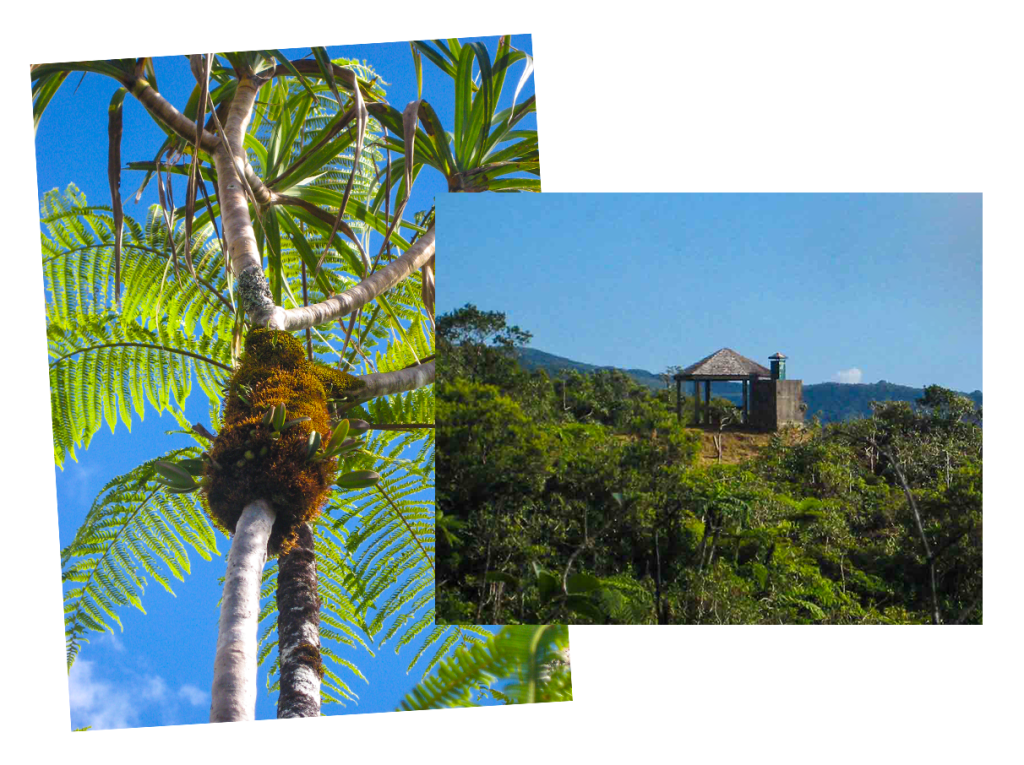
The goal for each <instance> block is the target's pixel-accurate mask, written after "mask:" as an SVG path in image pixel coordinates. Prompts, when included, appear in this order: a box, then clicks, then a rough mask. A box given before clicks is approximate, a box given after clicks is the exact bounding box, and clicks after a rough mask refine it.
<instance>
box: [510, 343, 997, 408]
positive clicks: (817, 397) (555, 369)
mask: <svg viewBox="0 0 1024 765" xmlns="http://www.w3.org/2000/svg"><path fill="white" fill-rule="evenodd" d="M517 352H518V354H519V364H520V366H522V367H523V369H526V370H528V371H532V370H534V369H543V370H544V371H546V372H547V373H548V375H549V376H551V377H556V376H558V375H559V374H561V373H564V372H567V371H569V370H570V369H572V370H575V371H577V372H579V373H580V374H589V373H592V372H597V371H598V370H601V369H608V370H611V369H618V367H610V366H596V365H594V364H585V363H583V362H582V361H573V360H571V359H567V358H564V357H563V356H555V355H554V354H552V353H545V352H544V351H538V350H536V349H534V348H520V349H518V351H517ZM619 371H621V372H625V373H626V374H627V375H629V376H630V377H632V378H633V379H634V380H636V382H638V383H639V384H641V385H644V386H646V387H648V388H651V389H652V390H661V389H662V388H664V387H665V382H664V381H663V380H662V379H661V378H660V377H659V376H658V375H656V374H653V373H651V372H648V371H647V370H645V369H620V370H619ZM687 387H688V391H687V392H689V393H690V394H691V395H692V390H693V388H692V386H687ZM712 394H713V395H714V396H716V397H719V398H726V399H729V400H730V401H732V402H734V403H736V404H739V403H741V402H742V400H743V388H742V385H741V384H740V383H728V382H716V383H714V384H713V386H712ZM803 394H804V402H805V403H806V404H807V417H808V418H810V417H812V416H814V415H817V416H818V417H819V418H820V419H821V421H822V422H841V421H843V420H848V419H852V418H856V417H869V416H871V406H870V403H871V402H872V401H911V402H913V401H915V400H916V399H919V398H921V396H923V395H924V389H923V388H912V387H910V386H907V385H896V384H895V383H890V382H887V381H885V380H879V381H878V382H876V383H835V382H825V383H814V384H813V385H805V386H804V390H803ZM963 395H965V396H967V397H968V398H970V399H971V400H972V401H974V403H976V404H977V405H978V406H981V401H982V393H981V391H980V390H976V391H974V392H972V393H964V394H963Z"/></svg>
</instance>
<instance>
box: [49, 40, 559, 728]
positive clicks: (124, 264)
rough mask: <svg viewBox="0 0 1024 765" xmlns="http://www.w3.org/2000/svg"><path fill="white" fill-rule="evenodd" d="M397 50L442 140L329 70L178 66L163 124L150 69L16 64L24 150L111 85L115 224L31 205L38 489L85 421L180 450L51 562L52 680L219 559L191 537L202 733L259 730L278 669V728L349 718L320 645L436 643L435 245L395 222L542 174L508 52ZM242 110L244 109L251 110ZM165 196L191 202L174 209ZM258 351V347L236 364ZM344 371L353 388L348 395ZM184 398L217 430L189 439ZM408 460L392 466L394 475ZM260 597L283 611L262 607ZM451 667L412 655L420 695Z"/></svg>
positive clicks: (227, 56) (315, 65) (119, 496)
mask: <svg viewBox="0 0 1024 765" xmlns="http://www.w3.org/2000/svg"><path fill="white" fill-rule="evenodd" d="M411 48H412V50H413V53H414V62H415V65H416V67H417V69H419V67H420V66H421V63H420V62H421V57H426V58H427V59H428V60H430V61H432V62H434V64H436V65H438V66H440V67H441V68H442V69H443V70H444V71H446V72H448V73H449V74H450V75H451V76H452V77H453V79H454V81H455V85H456V104H455V106H456V108H455V113H456V119H455V126H454V131H452V132H447V131H445V130H444V129H443V128H442V127H441V125H440V123H439V121H438V118H437V115H436V113H435V112H434V110H433V108H432V107H431V105H430V103H429V102H428V101H426V100H424V99H423V98H419V99H417V100H416V101H414V102H412V103H411V104H409V106H408V107H406V109H405V110H404V112H399V111H398V110H396V109H395V108H393V107H391V106H390V105H389V104H388V103H387V102H386V99H385V95H386V94H385V93H384V91H383V89H382V87H381V85H380V82H379V78H378V77H377V76H376V75H375V73H374V72H373V71H372V70H371V69H369V68H367V67H364V66H361V65H358V64H355V63H353V62H348V61H344V60H341V61H333V62H332V61H331V60H330V59H329V57H328V55H327V53H326V51H325V49H323V48H314V49H312V53H313V59H314V60H296V61H290V60H288V59H286V58H285V57H284V56H283V55H282V54H281V53H280V52H279V51H256V52H250V53H224V54H208V55H194V56H191V57H190V65H191V69H192V73H193V74H194V75H195V78H196V86H195V88H194V90H193V92H192V95H191V97H190V99H189V101H188V103H187V104H186V105H185V106H184V108H183V109H182V110H181V111H179V110H178V109H177V108H175V107H174V106H173V105H171V104H170V103H168V102H167V101H166V100H165V99H164V98H163V97H162V96H161V95H160V93H159V91H158V89H157V84H156V72H155V70H154V66H153V60H152V59H148V58H143V59H119V60H108V61H92V62H72V63H66V64H45V65H37V66H33V67H32V81H33V96H34V113H35V118H36V123H37V125H38V122H39V120H40V119H41V118H42V117H43V113H44V110H45V108H46V105H47V104H48V103H49V102H50V100H51V99H52V97H53V95H54V93H55V92H56V91H57V89H59V88H60V87H61V85H62V84H63V83H64V82H65V80H66V79H67V77H68V75H69V74H70V73H71V72H83V73H96V74H99V75H104V76H107V77H109V78H111V79H112V80H114V82H115V90H114V94H113V97H112V99H111V102H110V105H109V108H108V114H109V125H110V129H109V135H110V142H109V163H108V167H109V177H110V188H111V205H110V206H109V207H97V206H89V205H87V204H86V200H85V199H84V196H83V195H81V194H79V193H78V192H77V190H76V189H74V187H73V186H72V187H69V189H68V191H67V193H66V195H63V196H62V195H60V194H58V193H57V192H56V191H54V192H51V193H49V194H47V195H46V197H45V198H44V200H43V206H42V207H43V210H42V216H43V223H44V226H45V227H46V229H47V234H44V237H43V255H44V270H45V273H46V277H47V287H48V290H49V296H48V301H47V335H48V340H49V344H50V353H51V358H52V359H53V361H52V363H51V366H50V380H51V399H52V403H53V406H52V413H53V432H54V454H55V459H56V461H57V464H58V465H61V464H62V462H63V460H64V458H65V454H67V453H70V455H71V456H72V457H74V456H75V451H74V450H75V449H76V448H80V449H84V448H87V447H88V443H89V440H90V438H91V437H92V435H93V434H94V433H95V432H96V431H97V430H98V429H99V428H100V427H101V426H102V423H103V422H104V421H106V422H107V424H108V425H109V427H110V428H111V430H113V429H114V428H115V425H116V421H117V420H118V419H120V420H121V421H122V422H124V423H125V424H126V425H128V426H129V427H130V424H131V421H132V417H133V414H132V409H134V411H135V413H136V414H137V415H138V416H139V417H140V418H141V417H142V416H143V413H144V410H145V408H146V403H145V402H146V401H148V402H149V405H150V406H152V407H153V408H155V409H156V410H157V411H158V412H160V411H163V410H168V411H171V412H172V414H174V416H175V417H176V418H177V419H178V420H179V422H180V424H181V426H182V431H181V432H185V433H188V434H190V435H191V436H192V438H193V440H194V442H195V445H194V446H190V447H187V448H185V449H176V450H173V451H171V452H168V453H167V454H166V455H164V457H163V459H161V460H158V461H151V462H147V463H145V464H143V465H140V466H139V467H137V468H135V469H134V470H132V471H130V472H129V473H128V474H126V475H124V476H120V477H118V478H115V479H114V480H112V481H111V482H110V483H109V484H108V485H107V486H106V487H105V488H104V490H103V491H102V492H101V494H100V496H99V497H98V498H97V500H96V502H95V503H94V504H93V507H92V510H91V511H90V513H89V515H88V517H87V519H86V521H85V523H84V524H83V525H82V527H81V528H80V529H79V531H78V533H77V534H76V537H75V539H74V540H73V541H72V543H71V544H70V545H69V546H68V547H67V548H65V550H63V551H62V564H63V568H64V579H65V581H67V582H70V583H73V584H75V585H78V586H74V587H72V588H71V589H69V590H68V591H67V592H66V594H65V603H66V636H67V648H68V667H69V670H70V667H71V664H72V663H73V661H74V659H75V657H76V655H77V654H78V652H79V650H80V647H81V641H82V640H83V636H84V635H85V634H86V632H88V631H90V630H104V629H109V620H112V621H118V617H117V613H116V611H117V608H118V607H120V606H127V605H134V606H136V607H138V608H141V607H142V606H141V596H142V594H143V585H144V576H149V577H152V578H153V579H155V580H156V581H158V582H160V583H161V584H163V586H165V587H167V588H168V589H169V582H168V579H167V577H166V576H165V572H166V571H170V573H171V574H173V575H174V576H176V577H177V578H179V579H181V578H182V577H183V575H184V573H186V572H187V570H188V562H187V552H186V548H187V547H192V548H193V549H194V550H195V551H196V552H198V553H199V554H200V555H203V556H204V557H206V556H209V555H210V554H211V553H216V552H217V550H216V544H215V537H214V533H213V525H211V522H210V520H209V519H208V518H207V513H210V514H212V518H213V524H215V525H219V526H221V527H222V529H223V530H225V531H226V532H228V533H231V534H232V535H233V538H232V544H231V549H230V552H229V555H228V574H227V577H226V581H225V592H224V599H223V602H222V618H221V631H220V637H219V639H218V656H217V660H216V666H215V680H214V700H213V708H212V710H211V719H212V720H235V719H247V718H251V717H252V716H253V706H254V703H255V676H256V668H257V662H258V661H263V660H264V659H266V658H267V657H268V656H269V654H270V652H271V651H272V650H273V648H274V647H275V646H276V647H277V648H278V659H277V661H276V662H275V667H274V668H275V669H276V668H278V666H279V668H280V672H279V683H280V690H281V695H280V697H279V706H278V714H279V716H310V715H316V714H319V709H320V703H321V696H323V698H324V699H325V700H340V699H343V698H346V697H350V692H349V691H348V688H347V685H346V684H345V682H344V681H343V680H342V679H341V678H340V677H339V676H338V675H337V674H335V673H334V672H333V671H332V670H330V669H329V668H327V667H325V665H324V663H323V659H324V658H327V659H329V660H331V661H332V662H333V663H334V664H335V665H337V666H348V667H350V668H351V667H353V665H351V663H349V662H347V661H345V660H342V659H340V658H339V657H338V656H337V655H336V654H335V653H333V651H332V650H330V649H329V648H328V647H327V646H325V645H323V644H322V643H321V638H330V639H333V640H335V641H338V642H341V643H348V644H359V643H362V644H364V645H365V644H366V643H367V641H373V640H375V639H383V640H387V639H392V638H395V637H396V636H398V638H399V644H400V645H401V644H402V643H403V642H407V641H408V640H410V639H411V638H412V637H414V636H415V635H417V634H418V633H419V632H421V631H422V630H423V629H424V627H425V626H426V624H428V623H429V622H431V621H433V611H432V609H429V608H427V604H428V602H429V596H427V595H425V594H424V593H425V592H427V591H428V590H429V585H430V584H431V582H432V577H433V560H432V555H431V552H430V551H431V550H432V549H433V534H434V530H433V524H432V523H430V517H431V507H430V506H429V504H427V503H425V502H423V501H422V500H419V499H416V497H415V496H414V495H416V493H417V492H420V491H422V490H424V489H429V488H431V487H432V478H433V430H432V421H433V392H432V388H431V387H430V384H431V383H432V382H433V380H434V362H433V344H434V332H433V327H434V317H433V303H434V286H433V284H434V277H433V274H434V228H433V222H432V216H429V215H428V216H427V218H426V219H425V220H423V221H422V223H423V225H421V224H420V223H414V222H412V221H411V220H410V219H408V218H407V217H405V208H406V205H407V204H408V201H409V194H410V191H411V188H412V185H413V183H414V181H415V179H416V177H417V176H418V174H419V172H420V171H421V170H422V168H424V167H431V168H433V169H434V170H437V171H439V172H441V173H443V174H444V176H445V178H446V180H447V183H448V186H449V188H450V189H451V190H472V191H482V190H487V189H494V190H506V191H518V190H533V191H539V181H538V180H536V179H535V178H530V177H529V175H534V176H536V175H538V174H539V165H538V163H537V152H536V132H535V131H530V130H520V129H517V127H516V126H517V123H519V122H520V121H521V120H522V118H523V117H524V116H525V115H527V114H529V113H530V112H532V111H533V110H534V108H535V106H534V100H533V98H532V97H531V98H529V99H526V100H524V101H523V102H522V103H521V104H516V105H513V106H512V107H510V108H509V109H505V110H502V111H498V110H497V103H498V98H499V96H500V94H501V92H502V89H503V85H504V80H505V78H506V76H507V75H508V73H509V71H510V67H511V65H513V64H515V63H516V62H524V63H525V71H524V74H523V77H522V78H521V79H520V81H519V87H518V88H517V90H516V97H518V93H519V90H520V89H521V88H522V85H523V83H524V81H525V78H526V77H527V76H528V75H529V72H530V70H532V61H531V60H530V58H529V56H527V55H526V54H525V53H523V52H522V51H517V50H514V49H513V48H512V47H511V44H510V38H509V37H503V38H501V41H500V42H499V45H498V54H497V57H496V58H495V60H494V61H491V59H490V56H489V54H488V52H487V50H486V49H485V48H484V46H483V45H482V44H480V43H472V44H468V45H465V46H463V45H461V44H460V43H459V42H458V41H457V40H449V41H446V42H445V41H435V42H434V43H432V44H431V43H425V42H416V43H412V44H411ZM474 73H475V74H476V77H474ZM128 93H131V94H132V95H133V96H134V97H135V98H136V99H137V100H138V101H139V102H140V103H142V104H143V105H144V106H145V108H146V109H147V111H148V112H149V113H150V115H151V116H152V117H153V119H154V120H155V121H156V123H157V124H158V125H159V126H160V127H161V128H162V129H163V131H164V132H165V133H166V134H167V138H166V140H165V141H164V143H163V144H162V145H161V146H160V147H159V148H158V149H157V151H156V154H155V158H154V159H153V160H152V161H142V162H132V163H129V165H128V167H129V168H132V169H139V170H144V171H146V175H145V180H144V181H143V187H145V186H146V185H147V184H148V183H150V182H152V180H153V179H155V181H156V183H157V186H158V191H159V192H160V195H159V196H160V204H158V205H156V206H154V208H153V210H151V212H150V215H149V217H148V219H147V220H146V221H145V222H144V223H137V222H135V221H133V220H131V219H130V218H128V217H127V216H125V215H124V214H123V211H122V205H121V192H120V181H121V165H122V163H121V158H120V142H121V113H122V106H123V101H124V98H125V97H126V96H127V94H128ZM257 98H259V99H260V101H261V103H263V104H264V105H265V106H266V108H265V109H259V110H255V111H254V109H253V106H254V104H255V102H256V100H257ZM385 153H386V156H385ZM381 165H383V167H381ZM172 176H179V177H182V178H184V179H186V180H185V183H186V193H185V204H184V205H183V206H181V207H175V206H174V204H173V201H172V199H173V197H172V196H171V193H170V192H171V188H172V183H171V178H172ZM207 182H210V183H211V184H212V186H213V189H212V190H207V187H206V183H207ZM140 191H141V189H140ZM371 232H373V233H375V234H376V235H378V236H379V237H380V243H379V246H376V247H375V249H376V252H374V250H372V249H371V247H370V241H371V240H370V235H371ZM264 259H266V262H267V267H266V268H264V266H263V262H264ZM260 328H266V330H270V331H271V332H270V334H269V335H263V336H261V337H263V338H264V339H266V338H270V342H269V344H268V343H267V342H262V341H261V342H256V341H255V340H254V338H255V337H256V334H255V333H254V331H253V330H257V329H260ZM291 332H302V333H303V334H304V341H305V342H304V349H303V344H302V343H301V342H300V341H298V339H297V338H292V337H291V335H290V334H288V333H291ZM275 333H277V334H275ZM276 337H281V338H285V339H286V341H285V340H282V341H278V340H276V339H274V338H276ZM392 337H393V338H395V339H394V340H393V341H392V340H391V339H390V338H392ZM375 343H376V344H377V350H378V353H377V354H376V358H372V357H371V356H370V355H369V348H370V347H372V345H373V344H375ZM303 350H304V352H303ZM363 361H365V362H366V365H367V367H368V368H369V369H370V370H372V371H368V373H366V374H361V375H354V376H352V375H349V374H347V372H349V371H351V372H356V371H357V366H358V365H359V364H360V363H361V362H363ZM314 362H317V363H314ZM324 362H326V363H330V364H334V366H327V365H326V364H325V363H324ZM193 377H194V379H195V380H197V381H198V383H199V385H200V387H201V388H202V389H203V391H204V392H205V393H206V395H207V398H208V399H209V402H210V420H211V426H212V428H213V430H214V431H219V432H216V433H211V432H210V430H208V429H207V428H205V427H203V426H201V425H198V424H197V425H194V426H190V425H189V424H188V423H187V422H186V421H185V420H184V416H183V414H182V411H183V408H184V402H185V400H186V398H187V396H188V395H189V392H190V390H191V385H192V380H193ZM172 398H173V403H172ZM286 410H287V411H291V412H292V413H293V415H294V414H298V415H300V416H298V417H294V416H293V417H292V419H291V420H285V416H286ZM264 413H265V414H266V419H264ZM346 422H347V423H348V425H347V426H346ZM360 423H362V424H361V425H360ZM346 427H351V428H352V432H351V435H352V436H353V438H350V439H348V440H347V441H346V440H345V438H344V437H345V436H346V435H349V434H348V433H345V432H344V430H345V429H346ZM366 432H368V435H364V433H366ZM332 435H334V436H335V438H334V439H332V438H331V437H332ZM244 438H249V439H250V440H251V443H248V444H243V443H240V441H239V440H240V439H244ZM409 449H412V452H413V454H414V455H415V456H414V457H413V458H412V459H411V460H410V459H404V458H401V457H400V456H399V455H401V454H402V453H403V452H405V451H407V450H409ZM250 455H251V456H250ZM226 456H232V457H234V458H237V461H238V463H239V464H238V466H234V465H233V464H228V463H227V462H226V461H225V459H224V458H225V457H226ZM261 460H263V461H266V463H267V465H268V466H272V467H271V468H270V469H268V468H266V467H264V468H262V469H260V468H259V467H256V466H258V465H259V463H260V461H261ZM250 463H251V466H250ZM346 471H347V472H346ZM260 476H262V477H263V480H262V481H261V480H257V479H258V478H259V477H260ZM335 480H337V484H333V485H334V486H336V487H337V488H331V487H332V482H333V481H335ZM360 487H362V488H360ZM325 502H326V505H325ZM233 503H234V504H233ZM235 505H237V510H236V511H234V514H233V515H232V513H231V512H228V513H227V514H225V512H224V508H231V507H235ZM238 510H240V511H241V512H240V514H238V512H237V511H238ZM321 510H323V511H324V512H322V513H321V512H320V511H321ZM385 551H387V552H388V554H387V555H384V556H383V558H382V559H381V560H380V561H378V562H377V563H375V564H374V565H373V566H370V565H369V563H370V562H371V561H374V560H375V559H376V558H377V557H378V556H379V555H380V554H381V553H382V552H385ZM268 554H269V555H270V556H271V557H273V556H277V557H278V561H277V563H278V565H277V566H276V567H275V566H273V565H272V566H271V567H270V568H269V569H267V568H266V567H265V561H266V559H267V556H268ZM400 580H401V583H400ZM396 585H399V586H398V587H397V590H389V588H394V587H395V586H396ZM275 586H276V593H277V602H276V606H277V608H275V603H274V602H273V601H271V602H270V603H268V605H267V606H266V607H264V608H263V609H262V610H261V609H260V607H259V602H260V598H261V594H262V595H267V594H269V593H270V592H273V591H274V588H275ZM385 591H388V599H387V601H386V602H381V598H382V597H383V593H384V592H385ZM285 601H287V603H288V607H287V608H285V607H284V603H285ZM317 603H322V607H317V605H316V604H317ZM292 606H300V607H292ZM261 621H265V622H266V626H265V627H264V629H263V632H262V635H261V636H260V639H259V641H257V637H258V629H257V628H258V623H259V622H261ZM275 632H276V633H277V638H278V639H277V640H274V639H273V638H274V633H275ZM382 632H383V636H382V638H381V635H380V633H382ZM460 634H461V635H462V636H463V639H464V640H468V641H469V642H475V641H480V640H482V639H483V638H484V637H486V636H487V635H488V633H486V632H484V631H481V630H476V631H473V630H472V629H464V630H463V631H462V632H461V633H460ZM452 644H453V642H452V640H451V636H450V635H447V634H445V633H444V632H440V633H439V632H437V631H435V632H434V633H431V635H430V636H429V637H428V640H427V641H426V645H425V646H424V648H423V649H422V650H421V652H420V653H419V654H418V655H417V657H416V659H415V660H414V664H415V662H416V661H417V660H418V659H419V658H420V656H422V655H423V651H425V650H426V649H427V648H429V647H430V646H432V645H433V646H435V648H436V649H437V653H436V654H435V655H434V658H433V659H431V661H430V662H429V666H428V669H427V671H429V670H430V668H431V667H433V666H434V665H435V664H436V663H437V662H438V661H440V659H441V658H442V657H443V656H444V654H445V653H446V652H447V650H448V649H449V648H450V647H451V645H452ZM321 678H323V684H321Z"/></svg>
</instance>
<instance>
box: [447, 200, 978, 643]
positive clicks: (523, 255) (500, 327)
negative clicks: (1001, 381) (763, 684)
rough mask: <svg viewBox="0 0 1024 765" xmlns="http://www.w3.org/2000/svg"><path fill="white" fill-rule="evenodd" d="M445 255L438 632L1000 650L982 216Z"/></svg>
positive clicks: (752, 211) (556, 214)
mask: <svg viewBox="0 0 1024 765" xmlns="http://www.w3.org/2000/svg"><path fill="white" fill-rule="evenodd" d="M437 230H438V236H439V238H440V240H441V241H442V242H443V243H444V247H445V249H446V252H447V253H448V257H449V258H450V261H451V263H452V266H453V267H452V275H451V276H450V277H448V278H446V280H445V283H444V288H443V289H442V290H441V291H440V292H439V297H438V316H437V340H438V357H439V358H438V361H439V365H440V366H439V369H440V374H439V377H438V382H437V393H438V398H437V407H438V409H437V475H438V482H437V510H436V523H437V535H436V541H437V559H436V560H437V574H436V576H437V581H436V587H437V618H438V621H439V623H440V622H442V621H443V622H444V623H446V624H453V625H454V624H479V623H488V624H503V625H520V624H542V623H549V622H558V623H568V624H651V625H669V624H687V625H711V624H716V625H725V624H761V625H772V624H791V625H796V624H815V625H825V624H831V625H836V624H845V625H853V624H856V625H865V624H874V625H882V624H885V625H894V624H899V625H904V624H933V625H939V624H942V625H950V624H972V625H980V624H982V392H981V389H982V363H981V362H982V302H981V286H982V282H981V276H982V268H981V263H982V198H981V195H980V194H599V193H594V194H571V193H545V194H541V195H538V196H532V197H527V196H516V197H513V198H511V199H508V200H505V199H500V200H496V199H494V198H492V197H483V196H479V195H477V196H455V195H449V196H446V197H444V198H442V199H439V201H438V205H437Z"/></svg>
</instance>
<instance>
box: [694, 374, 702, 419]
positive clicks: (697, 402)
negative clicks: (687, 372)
mask: <svg viewBox="0 0 1024 765" xmlns="http://www.w3.org/2000/svg"><path fill="white" fill-rule="evenodd" d="M693 416H694V419H695V422H694V424H695V425H700V382H699V381H698V380H694V381H693Z"/></svg>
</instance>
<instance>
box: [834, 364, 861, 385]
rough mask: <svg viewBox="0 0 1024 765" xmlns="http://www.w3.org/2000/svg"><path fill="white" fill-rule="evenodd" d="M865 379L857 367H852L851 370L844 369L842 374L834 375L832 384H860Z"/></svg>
mask: <svg viewBox="0 0 1024 765" xmlns="http://www.w3.org/2000/svg"><path fill="white" fill-rule="evenodd" d="M863 377H864V373H863V372H861V371H860V370H859V369H857V367H851V368H850V369H844V370H842V371H841V372H836V373H835V374H834V375H832V382H840V383H859V382H860V381H861V378H863Z"/></svg>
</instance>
